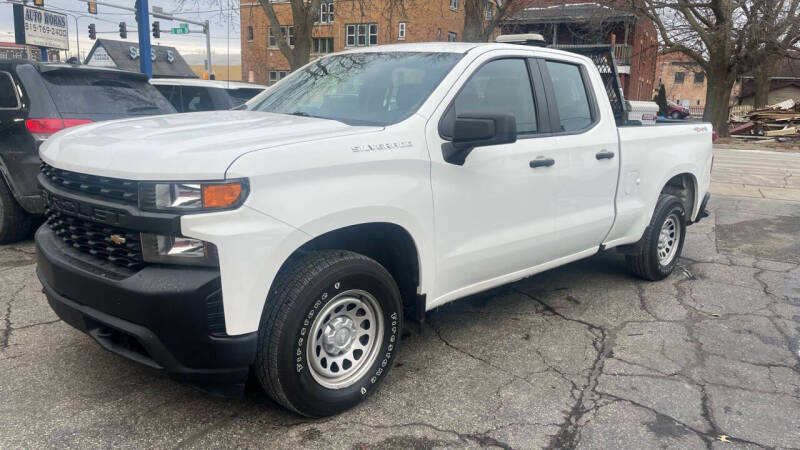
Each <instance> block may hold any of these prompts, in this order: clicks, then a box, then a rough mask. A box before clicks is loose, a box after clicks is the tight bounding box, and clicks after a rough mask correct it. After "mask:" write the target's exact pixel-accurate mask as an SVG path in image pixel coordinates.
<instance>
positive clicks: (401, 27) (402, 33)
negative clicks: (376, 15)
mask: <svg viewBox="0 0 800 450" xmlns="http://www.w3.org/2000/svg"><path fill="white" fill-rule="evenodd" d="M397 39H400V40H401V41H404V40H405V39H406V23H405V22H400V23H399V24H397Z"/></svg>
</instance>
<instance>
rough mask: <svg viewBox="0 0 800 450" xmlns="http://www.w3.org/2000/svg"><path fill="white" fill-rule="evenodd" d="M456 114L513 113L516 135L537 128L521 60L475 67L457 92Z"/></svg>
mask: <svg viewBox="0 0 800 450" xmlns="http://www.w3.org/2000/svg"><path fill="white" fill-rule="evenodd" d="M455 109H456V115H460V114H468V113H494V114H500V113H505V114H513V115H514V117H515V118H516V119H517V134H531V133H536V132H537V131H538V126H537V124H536V106H535V104H534V100H533V92H532V91H531V80H530V75H529V74H528V65H527V63H526V61H525V60H523V59H499V60H496V61H491V62H488V63H486V64H485V65H484V66H483V67H481V68H480V69H478V70H477V71H476V72H475V73H474V74H473V75H472V77H470V79H469V81H467V84H465V85H464V88H463V89H461V92H459V94H458V97H456V101H455Z"/></svg>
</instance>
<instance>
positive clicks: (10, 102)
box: [0, 72, 20, 109]
mask: <svg viewBox="0 0 800 450" xmlns="http://www.w3.org/2000/svg"><path fill="white" fill-rule="evenodd" d="M19 106H20V105H19V97H18V96H17V86H16V85H15V84H14V79H13V78H11V74H9V73H8V72H0V108H2V109H17V108H19Z"/></svg>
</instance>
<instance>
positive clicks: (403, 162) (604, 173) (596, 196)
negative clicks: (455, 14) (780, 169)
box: [36, 43, 712, 417]
mask: <svg viewBox="0 0 800 450" xmlns="http://www.w3.org/2000/svg"><path fill="white" fill-rule="evenodd" d="M711 142H712V129H711V126H710V125H709V124H705V123H686V124H669V125H663V126H662V125H655V126H641V125H640V126H635V125H631V126H618V125H617V124H616V123H615V118H614V116H613V114H612V107H611V106H610V102H609V100H608V98H607V94H606V90H605V88H604V85H603V82H602V77H601V73H600V72H599V71H598V70H597V68H596V67H595V66H594V65H593V64H592V62H591V61H590V60H589V59H587V58H585V57H583V56H578V55H575V54H572V53H566V52H562V51H556V50H550V49H546V48H535V47H526V46H520V45H512V44H466V43H446V44H445V43H434V44H406V45H401V46H378V47H370V48H366V49H358V50H354V51H348V52H344V53H339V54H334V55H331V56H328V57H325V58H322V59H319V60H317V61H314V62H312V63H310V64H309V65H307V66H305V67H304V68H302V69H300V70H297V71H296V72H295V73H293V74H291V75H290V76H289V77H287V78H286V79H284V80H282V81H281V82H279V83H278V84H277V85H275V86H274V87H273V88H271V89H270V90H268V91H266V92H264V93H263V94H260V95H259V96H257V97H255V98H253V99H252V100H251V101H249V102H248V103H247V104H245V105H244V107H243V108H242V110H236V111H217V112H207V113H191V114H179V115H166V116H153V117H146V118H139V119H129V120H120V121H114V122H104V123H98V124H89V125H85V126H81V127H77V128H71V129H68V130H64V131H62V132H59V133H58V134H56V135H55V136H53V137H51V138H49V139H48V140H47V141H46V142H45V143H44V145H43V146H42V148H41V152H40V154H41V158H42V160H43V165H42V173H41V174H40V175H39V182H40V183H41V185H42V187H43V190H44V192H45V198H46V203H47V206H48V211H47V215H48V220H47V222H46V224H44V225H43V226H42V227H41V229H39V231H38V232H37V234H36V244H37V250H38V254H39V259H38V270H37V272H38V275H39V278H40V280H41V282H42V284H43V286H44V292H45V293H46V295H47V298H48V300H49V302H50V304H51V306H52V308H53V309H54V310H55V311H56V313H57V314H58V315H59V316H60V317H61V318H62V319H63V320H64V321H66V322H67V323H69V324H71V325H72V326H74V327H76V328H78V329H80V330H82V331H83V332H86V333H87V334H89V335H91V336H92V337H93V338H94V339H95V340H96V341H97V342H98V343H99V344H100V345H102V346H103V347H105V348H107V349H108V350H111V351H112V352H115V353H117V354H120V355H122V356H125V357H127V358H130V359H133V360H136V361H138V362H140V363H143V364H146V365H149V366H151V367H153V368H156V369H160V370H163V371H164V372H166V373H168V374H169V375H171V376H173V377H175V378H179V379H183V380H188V381H191V382H194V383H204V384H206V385H209V384H212V383H213V384H215V386H218V387H219V386H220V385H219V383H227V384H225V385H226V386H229V385H233V386H241V385H242V384H243V382H244V380H245V379H246V377H247V376H248V373H250V370H251V369H252V373H254V374H255V375H256V376H257V377H258V380H259V381H260V383H261V385H262V386H263V388H264V389H265V390H266V391H267V392H268V393H269V394H270V395H271V396H272V398H274V399H275V400H276V401H277V402H279V403H281V404H283V405H285V406H286V407H287V408H289V409H291V410H293V411H296V412H297V413H300V414H303V415H307V416H315V417H319V416H327V415H331V414H335V413H338V412H341V411H343V410H345V409H347V408H350V407H352V406H354V405H356V404H357V403H359V402H360V401H361V400H362V399H363V398H365V397H366V396H368V395H369V394H370V393H371V392H372V391H373V390H374V389H375V388H376V386H377V384H378V383H379V382H380V380H381V379H383V378H384V377H385V376H386V373H387V372H388V371H389V369H390V368H391V367H392V365H393V362H394V360H395V358H396V357H397V352H398V343H399V340H400V332H401V328H402V327H403V318H404V316H405V317H411V318H414V319H416V320H420V319H421V318H423V317H424V313H425V311H427V310H430V309H432V308H436V307H438V306H441V305H443V304H445V303H447V302H450V301H452V300H456V299H459V298H462V297H465V296H468V295H470V294H473V293H476V292H480V291H483V290H486V289H489V288H492V287H495V286H498V285H502V284H504V283H509V282H512V281H515V280H519V279H521V278H524V277H528V276H530V275H533V274H535V273H538V272H542V271H544V270H547V269H550V268H553V267H556V266H560V265H563V264H567V263H569V262H571V261H576V260H579V259H581V258H586V257H588V256H591V255H594V254H596V253H598V252H600V251H604V250H608V249H612V248H614V249H617V251H618V252H619V253H620V254H622V255H625V256H624V257H625V258H626V259H627V260H628V263H629V265H630V267H631V269H632V271H633V273H635V274H636V275H638V276H640V277H642V278H645V279H648V280H659V279H662V278H664V277H666V276H668V275H669V274H670V273H671V272H672V270H673V269H674V267H675V264H676V262H677V260H678V257H679V255H680V253H681V247H682V245H683V242H684V236H685V231H686V226H687V225H688V224H691V223H692V222H695V221H697V220H699V219H700V218H702V217H704V210H705V204H706V201H707V200H708V186H709V178H710V172H711V166H712V156H711ZM621 257H622V256H621ZM98 369H99V368H98Z"/></svg>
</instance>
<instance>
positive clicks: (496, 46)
mask: <svg viewBox="0 0 800 450" xmlns="http://www.w3.org/2000/svg"><path fill="white" fill-rule="evenodd" d="M520 47H522V48H527V49H530V50H535V51H537V52H542V53H550V54H553V55H569V56H572V57H578V58H582V59H585V60H586V61H587V62H591V60H590V59H589V58H586V57H585V56H583V55H579V54H577V53H572V52H568V51H565V50H557V49H554V48H547V47H538V46H526V45H521V44H502V43H489V42H486V43H475V42H419V43H408V44H388V45H374V46H369V47H359V48H355V49H352V50H345V51H343V52H339V53H334V54H335V55H336V54H348V53H380V52H384V53H388V52H431V53H462V54H463V53H467V52H469V51H471V50H474V49H481V50H486V51H488V50H519V49H520Z"/></svg>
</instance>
